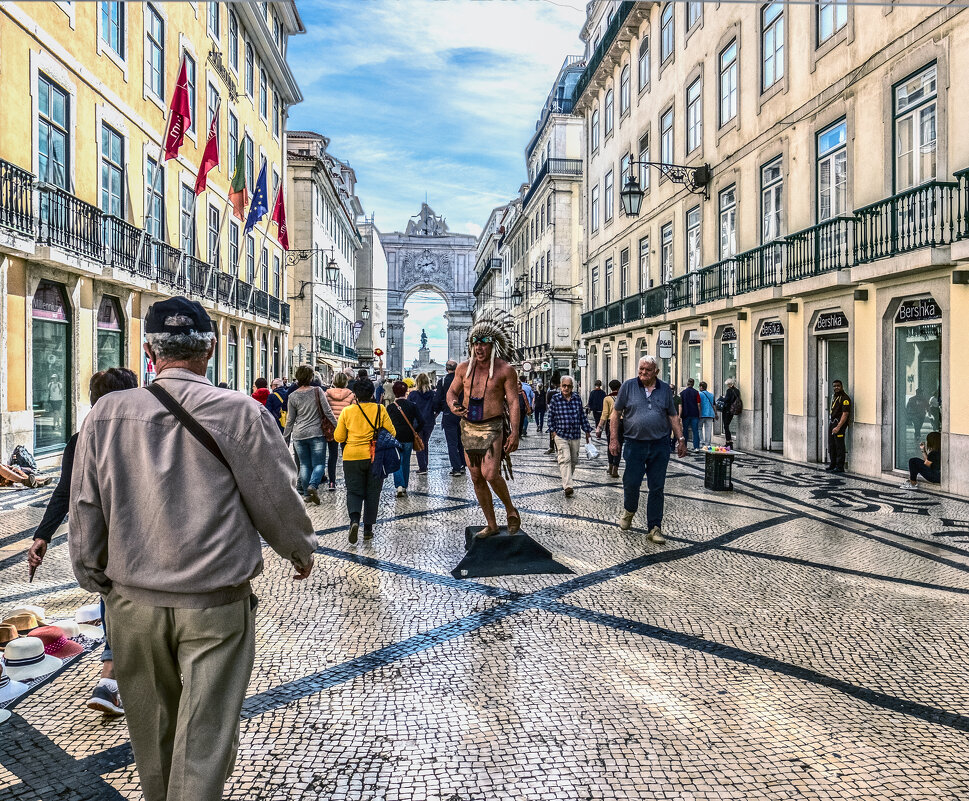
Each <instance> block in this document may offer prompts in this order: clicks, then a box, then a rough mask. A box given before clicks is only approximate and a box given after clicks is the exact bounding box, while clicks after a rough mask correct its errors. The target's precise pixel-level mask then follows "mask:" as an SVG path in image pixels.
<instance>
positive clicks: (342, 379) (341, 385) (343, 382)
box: [326, 373, 353, 492]
mask: <svg viewBox="0 0 969 801" xmlns="http://www.w3.org/2000/svg"><path fill="white" fill-rule="evenodd" d="M347 383H348V382H347V376H346V373H337V374H336V375H335V376H333V386H332V387H330V388H329V389H328V390H327V391H326V399H327V400H328V401H329V402H330V409H331V410H332V412H333V416H334V417H335V418H337V419H339V418H340V412H342V411H343V410H344V409H345V408H346V407H347V406H349V405H350V404H351V403H353V391H352V390H351V389H350V388H349V387H348V386H347ZM326 452H327V455H326V480H327V489H328V490H329V491H330V492H333V491H334V490H335V489H336V462H337V459H338V458H339V455H340V443H339V442H337V441H336V440H335V439H331V440H327V443H326Z"/></svg>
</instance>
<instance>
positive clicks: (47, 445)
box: [31, 281, 73, 453]
mask: <svg viewBox="0 0 969 801" xmlns="http://www.w3.org/2000/svg"><path fill="white" fill-rule="evenodd" d="M31 318H32V319H31V323H32V326H31V328H32V338H31V344H32V346H33V358H32V365H31V368H32V369H31V381H32V387H33V412H34V452H35V453H42V452H45V451H53V450H58V449H60V448H63V447H64V445H65V444H66V443H67V439H68V437H69V436H70V433H71V397H72V396H73V392H72V386H71V376H72V374H73V370H72V365H71V361H72V354H71V340H72V339H73V337H72V327H73V326H72V324H71V313H70V307H69V306H68V303H67V295H66V293H65V292H64V287H63V285H62V284H55V283H53V282H52V281H41V282H40V285H39V286H38V287H37V291H36V292H35V293H34V298H33V301H32V303H31Z"/></svg>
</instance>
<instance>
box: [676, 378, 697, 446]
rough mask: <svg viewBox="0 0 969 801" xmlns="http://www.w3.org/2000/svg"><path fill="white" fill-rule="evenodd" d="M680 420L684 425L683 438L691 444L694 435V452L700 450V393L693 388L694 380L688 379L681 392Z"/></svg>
mask: <svg viewBox="0 0 969 801" xmlns="http://www.w3.org/2000/svg"><path fill="white" fill-rule="evenodd" d="M680 420H681V422H682V423H683V436H684V437H686V440H687V442H690V432H692V433H693V439H692V442H693V450H695V451H697V450H699V449H700V393H699V392H697V391H696V389H695V388H694V386H693V379H692V378H688V379H686V387H684V389H683V391H682V392H680Z"/></svg>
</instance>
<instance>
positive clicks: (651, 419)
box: [609, 356, 686, 545]
mask: <svg viewBox="0 0 969 801" xmlns="http://www.w3.org/2000/svg"><path fill="white" fill-rule="evenodd" d="M658 372H659V368H658V366H657V364H656V358H655V357H653V356H643V358H642V359H640V360H639V375H638V376H637V377H636V378H631V379H629V380H628V381H626V382H624V383H623V385H622V386H621V387H620V388H619V394H618V395H617V396H616V405H615V407H614V409H615V411H616V412H622V415H621V416H622V427H623V435H624V437H625V445H624V447H625V453H624V455H625V459H626V470H625V471H624V472H623V475H622V486H623V511H622V514H621V515H620V516H619V528H620V529H622V530H623V531H628V530H629V529H630V528H631V527H632V524H633V517H634V516H635V515H636V510H637V509H638V508H639V493H640V488H641V487H642V483H643V477H644V476H645V478H646V486H647V487H648V488H649V497H648V498H647V500H646V525H647V528H648V531H649V534H648V537H649V541H650V542H654V543H656V544H657V545H663V544H664V543H665V542H666V539H665V538H664V537H663V529H662V525H663V487H664V486H665V484H666V467H667V465H668V464H669V461H670V445H669V441H670V430H671V429H672V431H673V432H674V433H675V434H676V455H677V456H679V457H680V458H682V457H684V456H686V439H685V438H684V437H683V427H682V425H681V424H680V418H679V415H678V414H677V413H676V406H675V404H674V403H673V390H672V389H671V388H670V385H669V384H666V383H664V382H663V381H660V380H659V379H658V378H657V377H656V376H657V373H658ZM619 417H620V415H619V414H614V415H611V416H610V418H609V422H610V424H611V425H612V429H611V431H610V432H609V433H610V438H609V452H610V453H611V454H612V455H613V456H618V455H619Z"/></svg>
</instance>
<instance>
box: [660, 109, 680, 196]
mask: <svg viewBox="0 0 969 801" xmlns="http://www.w3.org/2000/svg"><path fill="white" fill-rule="evenodd" d="M667 117H668V118H669V125H667V124H666V122H665V121H666V119H667ZM675 124H676V114H675V113H674V108H673V105H672V104H671V105H670V106H668V107H667V108H666V109H665V110H664V111H663V112H662V113H661V114H660V116H659V160H660V162H661V163H663V164H675V163H676V159H675V153H676V135H675V132H674V126H675ZM664 180H668V179H666V178H665V176H664Z"/></svg>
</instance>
